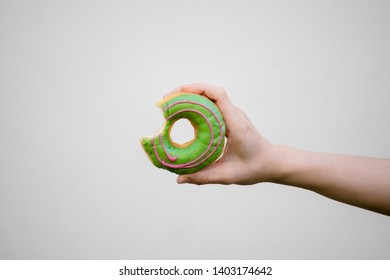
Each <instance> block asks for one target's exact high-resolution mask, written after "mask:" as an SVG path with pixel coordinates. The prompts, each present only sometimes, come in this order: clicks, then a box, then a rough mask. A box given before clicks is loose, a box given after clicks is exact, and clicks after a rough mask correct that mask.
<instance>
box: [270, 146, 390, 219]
mask: <svg viewBox="0 0 390 280" xmlns="http://www.w3.org/2000/svg"><path fill="white" fill-rule="evenodd" d="M279 149H280V150H281V154H283V161H282V164H281V166H280V170H279V172H278V176H277V178H276V179H275V180H274V182H275V183H280V184H285V185H291V186H296V187H301V188H305V189H308V190H312V191H315V192H317V193H319V194H321V195H324V196H327V197H329V198H332V199H335V200H338V201H341V202H344V203H348V204H351V205H355V206H358V207H361V208H365V209H369V210H372V211H375V212H379V213H382V214H385V215H390V160H385V159H375V158H366V157H356V156H346V155H332V154H324V153H313V152H306V151H300V150H296V149H293V148H289V147H279Z"/></svg>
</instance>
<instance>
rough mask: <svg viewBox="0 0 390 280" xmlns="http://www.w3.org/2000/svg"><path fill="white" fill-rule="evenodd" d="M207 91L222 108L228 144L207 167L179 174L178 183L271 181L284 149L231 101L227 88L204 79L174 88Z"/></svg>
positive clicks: (210, 97)
mask: <svg viewBox="0 0 390 280" xmlns="http://www.w3.org/2000/svg"><path fill="white" fill-rule="evenodd" d="M177 91H181V92H187V93H197V94H201V95H204V96H206V97H208V98H209V99H211V100H212V101H214V102H215V103H216V105H217V106H218V107H219V109H220V110H221V113H222V115H223V118H224V120H225V124H226V137H227V144H226V147H225V151H224V154H223V156H222V157H221V158H220V159H219V160H218V161H217V162H215V163H213V164H211V165H209V166H208V167H206V168H204V169H202V170H200V171H198V172H196V173H193V174H187V175H180V176H179V177H178V178H177V182H178V183H179V184H183V183H191V184H197V185H203V184H239V185H250V184H255V183H259V182H264V181H271V180H273V178H274V177H275V176H276V174H277V171H278V169H279V167H280V165H281V153H280V152H279V151H278V149H277V147H276V146H274V145H272V144H271V143H269V142H268V141H267V140H266V139H264V138H263V136H262V135H261V134H260V133H259V132H258V131H257V130H256V128H255V127H254V126H253V124H252V123H251V121H250V120H249V119H248V117H247V116H246V114H245V113H244V112H243V111H242V110H241V109H239V108H237V107H236V106H234V105H233V104H232V102H231V101H230V99H229V97H228V95H227V93H226V91H225V90H224V89H222V88H220V87H216V86H213V85H209V84H204V83H194V84H189V85H183V86H181V87H179V88H177V89H175V90H174V91H173V92H177Z"/></svg>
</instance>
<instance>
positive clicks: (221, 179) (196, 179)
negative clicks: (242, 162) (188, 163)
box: [177, 163, 230, 185]
mask: <svg viewBox="0 0 390 280" xmlns="http://www.w3.org/2000/svg"><path fill="white" fill-rule="evenodd" d="M213 165H218V163H215V164H213ZM213 165H211V166H209V167H207V168H205V169H203V170H201V171H198V172H195V173H192V174H186V175H180V176H178V177H177V183H178V184H185V183H188V184H195V185H206V184H224V185H227V184H230V183H229V177H228V174H229V173H228V172H226V171H225V169H224V168H221V166H218V167H219V168H215V167H216V166H213Z"/></svg>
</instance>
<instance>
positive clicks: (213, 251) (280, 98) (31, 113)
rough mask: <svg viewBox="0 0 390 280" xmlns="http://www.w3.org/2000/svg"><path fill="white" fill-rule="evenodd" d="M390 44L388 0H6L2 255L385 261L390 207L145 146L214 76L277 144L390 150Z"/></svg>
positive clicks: (0, 115)
mask: <svg viewBox="0 0 390 280" xmlns="http://www.w3.org/2000/svg"><path fill="white" fill-rule="evenodd" d="M389 50H390V2H389V1H372V0H367V1H355V0H354V1H352V0H350V1H339V0H337V1H247V0H234V1H204V0H197V1H179V0H176V1H150V0H149V1H148V0H146V1H144V0H143V1H141V0H139V1H124V0H123V1H119V0H113V1H92V0H91V1H84V0H77V1H74V0H67V1H48V0H47V1H19V0H16V1H15V0H12V1H11V0H2V1H0V258H1V259H389V258H390V250H389V248H390V219H389V217H387V216H384V215H380V214H377V213H373V212H369V211H366V210H362V209H359V208H356V207H352V206H348V205H344V204H341V203H339V202H336V201H333V200H329V199H327V198H324V197H322V196H320V195H317V194H315V193H312V192H309V191H305V190H301V189H298V188H293V187H287V186H282V185H276V184H268V183H264V184H258V185H255V186H248V187H240V186H234V185H233V186H221V185H212V186H211V185H210V186H202V187H198V186H192V185H177V184H176V175H174V174H172V173H169V172H167V171H164V170H161V169H157V168H155V167H154V166H153V165H152V164H151V163H150V162H149V160H148V158H147V156H146V154H145V153H144V151H143V150H142V149H141V146H140V144H139V139H140V137H142V136H144V135H149V134H153V133H155V132H156V131H157V130H159V129H160V127H161V126H162V124H163V118H162V114H161V112H160V110H159V109H158V108H157V107H156V106H155V105H154V104H155V102H157V101H159V100H160V99H161V98H162V97H163V95H164V94H165V93H167V92H169V91H170V90H171V89H173V88H175V87H177V86H180V85H181V84H185V83H190V82H207V83H212V84H215V85H218V86H221V87H224V88H225V89H226V90H227V92H228V93H229V95H230V97H231V99H232V101H233V102H234V103H235V104H236V105H237V106H239V107H240V108H242V109H243V110H244V111H245V112H246V113H247V115H248V116H249V117H250V119H251V120H252V121H253V123H254V124H255V125H256V127H257V128H258V129H259V131H260V132H261V133H262V134H263V135H264V136H265V137H266V138H267V139H268V140H269V141H271V142H273V143H280V144H287V145H290V146H294V147H297V148H300V149H304V150H312V151H321V152H331V153H342V154H355V155H363V156H372V157H384V158H390V146H389V143H390V128H389V119H390V110H389V105H390V51H389ZM179 133H180V132H179Z"/></svg>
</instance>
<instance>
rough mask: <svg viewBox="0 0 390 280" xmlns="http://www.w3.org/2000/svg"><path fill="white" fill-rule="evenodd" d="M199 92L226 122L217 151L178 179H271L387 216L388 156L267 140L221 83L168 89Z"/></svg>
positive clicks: (218, 181)
mask: <svg viewBox="0 0 390 280" xmlns="http://www.w3.org/2000/svg"><path fill="white" fill-rule="evenodd" d="M177 91H182V92H191V93H197V94H201V95H204V96H206V97H208V98H209V99H211V100H213V101H214V102H215V103H216V104H217V106H218V107H219V108H220V110H221V112H222V115H223V117H224V120H225V124H226V137H227V144H226V148H225V152H224V154H223V156H222V157H221V158H220V159H219V160H218V161H217V162H215V163H213V164H212V165H210V166H208V167H206V168H204V169H202V170H201V171H198V172H196V173H193V174H187V175H180V176H179V177H178V178H177V182H178V183H179V184H183V183H190V184H197V185H204V184H225V185H230V184H237V185H252V184H257V183H261V182H272V183H277V184H283V185H290V186H295V187H300V188H304V189H307V190H311V191H314V192H317V193H319V194H321V195H324V196H326V197H328V198H331V199H334V200H337V201H340V202H343V203H347V204H350V205H354V206H357V207H360V208H364V209H367V210H371V211H374V212H378V213H381V214H384V215H389V216H390V160H389V159H379V158H369V157H360V156H351V155H336V154H326V153H317V152H308V151H303V150H298V149H295V148H292V147H288V146H284V145H274V144H272V143H270V142H269V141H267V140H266V139H265V138H264V137H263V136H262V135H261V134H260V133H259V132H258V131H257V129H256V128H255V126H254V125H253V124H252V122H251V121H250V120H249V119H248V117H247V116H246V114H245V113H244V112H243V111H242V110H241V109H239V108H237V107H236V106H235V105H234V104H233V103H232V102H231V101H230V99H229V96H228V95H227V93H226V91H225V90H224V89H223V88H220V87H216V86H213V85H209V84H204V83H194V84H189V85H183V86H181V87H179V88H177V89H175V90H174V91H173V92H177Z"/></svg>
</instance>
